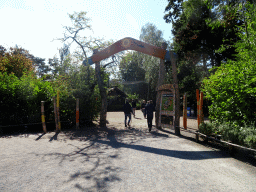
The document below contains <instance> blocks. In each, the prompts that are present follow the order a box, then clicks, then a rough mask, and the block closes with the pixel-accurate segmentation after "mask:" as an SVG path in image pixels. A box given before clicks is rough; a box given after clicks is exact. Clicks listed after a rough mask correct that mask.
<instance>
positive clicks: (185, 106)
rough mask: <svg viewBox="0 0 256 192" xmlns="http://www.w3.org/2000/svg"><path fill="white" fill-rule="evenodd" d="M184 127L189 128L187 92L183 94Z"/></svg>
mask: <svg viewBox="0 0 256 192" xmlns="http://www.w3.org/2000/svg"><path fill="white" fill-rule="evenodd" d="M183 127H184V129H187V94H186V93H185V94H184V96H183Z"/></svg>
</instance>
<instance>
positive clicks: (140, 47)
mask: <svg viewBox="0 0 256 192" xmlns="http://www.w3.org/2000/svg"><path fill="white" fill-rule="evenodd" d="M166 47H167V45H166V44H165V45H164V44H163V45H162V47H156V46H153V45H150V44H147V43H144V42H141V41H138V40H136V39H133V38H130V37H126V38H124V39H121V40H119V41H117V42H115V43H114V44H112V45H110V46H109V47H107V48H105V49H103V50H101V51H98V50H97V49H96V50H94V51H93V55H92V56H91V57H89V58H88V59H86V60H84V61H83V64H84V65H92V64H94V63H95V64H96V65H95V71H96V76H97V80H98V86H99V89H100V94H101V103H102V105H101V112H100V126H101V127H105V126H106V116H107V95H106V90H105V88H104V86H103V81H102V79H101V76H100V61H101V60H103V59H106V58H108V57H110V56H111V55H114V54H116V53H118V52H120V51H124V50H134V51H139V52H141V53H145V54H148V55H151V56H154V57H158V58H160V66H159V79H158V86H157V87H160V86H161V85H162V84H163V82H164V74H165V69H164V60H167V61H171V63H172V69H173V70H172V74H173V84H174V86H175V91H176V94H175V97H177V98H176V101H177V102H175V106H176V108H175V109H176V110H175V122H174V127H175V133H176V134H177V135H179V134H180V130H179V89H178V80H177V70H176V54H175V53H173V52H169V51H167V50H166ZM159 111H160V94H159V93H157V101H156V115H155V116H156V118H155V120H156V127H157V128H158V127H159V126H158V119H159Z"/></svg>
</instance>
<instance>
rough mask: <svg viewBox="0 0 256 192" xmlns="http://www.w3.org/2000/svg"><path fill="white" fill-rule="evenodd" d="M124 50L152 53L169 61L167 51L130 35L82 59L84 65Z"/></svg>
mask: <svg viewBox="0 0 256 192" xmlns="http://www.w3.org/2000/svg"><path fill="white" fill-rule="evenodd" d="M124 50H134V51H139V52H142V53H145V54H148V55H152V56H154V57H158V58H160V59H164V60H167V61H170V60H171V58H170V53H169V51H167V50H165V49H162V48H160V47H157V46H153V45H150V44H147V43H144V42H141V41H138V40H136V39H133V38H131V37H126V38H124V39H121V40H119V41H117V42H115V43H114V44H112V45H111V46H109V47H107V48H105V49H103V50H101V51H99V52H98V53H96V54H93V55H92V56H91V57H89V58H88V61H87V59H86V60H84V61H83V64H84V65H87V64H89V65H92V64H94V63H96V62H99V61H101V60H103V59H106V58H108V57H110V56H111V55H114V54H116V53H118V52H120V51H124Z"/></svg>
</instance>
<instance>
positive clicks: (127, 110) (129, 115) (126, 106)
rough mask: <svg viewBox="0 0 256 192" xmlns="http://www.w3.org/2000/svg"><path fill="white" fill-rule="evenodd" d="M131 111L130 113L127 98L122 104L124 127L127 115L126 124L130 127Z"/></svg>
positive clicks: (130, 108)
mask: <svg viewBox="0 0 256 192" xmlns="http://www.w3.org/2000/svg"><path fill="white" fill-rule="evenodd" d="M131 113H132V107H131V105H130V103H129V102H128V100H127V99H126V100H125V104H124V125H125V127H127V124H126V122H127V117H129V120H128V126H129V127H130V121H131Z"/></svg>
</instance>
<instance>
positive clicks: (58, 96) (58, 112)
mask: <svg viewBox="0 0 256 192" xmlns="http://www.w3.org/2000/svg"><path fill="white" fill-rule="evenodd" d="M57 116H58V130H59V131H60V130H61V124H60V92H59V91H57Z"/></svg>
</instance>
